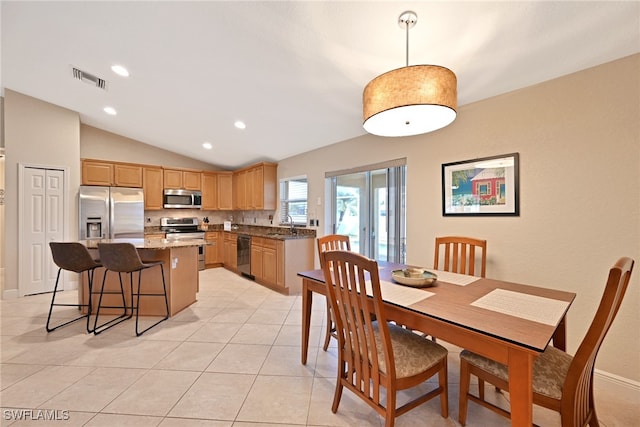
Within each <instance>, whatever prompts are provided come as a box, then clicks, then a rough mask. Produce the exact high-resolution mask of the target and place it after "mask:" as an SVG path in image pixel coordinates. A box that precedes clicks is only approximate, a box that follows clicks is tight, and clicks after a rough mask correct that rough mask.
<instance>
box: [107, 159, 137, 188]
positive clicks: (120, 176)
mask: <svg viewBox="0 0 640 427" xmlns="http://www.w3.org/2000/svg"><path fill="white" fill-rule="evenodd" d="M113 185H115V186H116V187H134V188H142V166H140V165H132V164H124V163H114V164H113Z"/></svg>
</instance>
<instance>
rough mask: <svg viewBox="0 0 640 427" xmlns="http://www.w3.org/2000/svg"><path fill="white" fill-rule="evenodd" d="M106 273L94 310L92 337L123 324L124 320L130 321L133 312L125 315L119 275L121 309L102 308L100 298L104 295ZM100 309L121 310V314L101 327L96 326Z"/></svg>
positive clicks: (125, 309)
mask: <svg viewBox="0 0 640 427" xmlns="http://www.w3.org/2000/svg"><path fill="white" fill-rule="evenodd" d="M108 272H109V270H105V272H104V276H102V286H101V287H100V297H99V298H98V307H97V308H96V318H95V320H94V322H93V334H94V335H98V334H100V333H102V332H104V331H106V330H107V329H110V328H112V327H114V326H116V325H117V324H119V323H122V322H124V321H125V320H128V319H131V316H133V311H132V312H131V314H129V315H127V301H126V299H125V296H124V285H123V284H122V276H121V275H120V273H118V279H120V294H121V295H122V307H112V306H109V307H102V297H103V296H104V294H105V291H104V284H105V281H106V279H107V273H108ZM108 293H111V294H116V293H117V292H108ZM100 308H122V310H123V312H122V314H121V315H120V316H118V317H116V318H114V319H111V320H108V321H106V322H105V323H103V324H101V325H98V318H99V317H100Z"/></svg>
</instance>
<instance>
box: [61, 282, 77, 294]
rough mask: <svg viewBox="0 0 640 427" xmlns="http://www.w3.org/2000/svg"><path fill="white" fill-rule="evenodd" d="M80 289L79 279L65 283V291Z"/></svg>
mask: <svg viewBox="0 0 640 427" xmlns="http://www.w3.org/2000/svg"><path fill="white" fill-rule="evenodd" d="M75 289H78V281H77V280H69V281H67V282H66V283H65V284H64V290H65V291H73V290H75Z"/></svg>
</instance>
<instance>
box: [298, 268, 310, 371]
mask: <svg viewBox="0 0 640 427" xmlns="http://www.w3.org/2000/svg"><path fill="white" fill-rule="evenodd" d="M312 302H313V292H311V290H309V284H308V282H307V280H306V279H302V349H301V350H302V351H301V352H300V354H301V362H302V364H303V365H306V364H307V353H308V352H309V330H310V328H311V303H312Z"/></svg>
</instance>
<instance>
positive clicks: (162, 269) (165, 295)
mask: <svg viewBox="0 0 640 427" xmlns="http://www.w3.org/2000/svg"><path fill="white" fill-rule="evenodd" d="M160 272H161V274H162V291H163V293H162V294H143V293H141V292H140V286H141V285H140V284H141V277H142V270H140V271H139V272H138V293H137V294H136V296H137V300H136V306H135V307H136V308H135V310H136V336H138V337H139V336H140V335H142V334H144V333H145V332H147V331H148V330H149V329H151V328H153V327H154V326H157V325H158V324H160V323H161V322H164V321H165V320H167V319H168V318H169V300H168V298H167V285H166V283H165V280H164V267H163V266H162V264H160ZM130 274H131V275H132V276H133V273H130ZM131 280H132V283H133V277H131ZM132 286H133V285H132ZM140 296H164V305H165V309H166V311H165V313H166V314H165V316H164V317H163V318H162V319H160V320H158V321H157V322H156V323H154V324H153V325H151V326H149V327H148V328H146V329H144V330H143V331H139V330H138V315H139V313H140Z"/></svg>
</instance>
